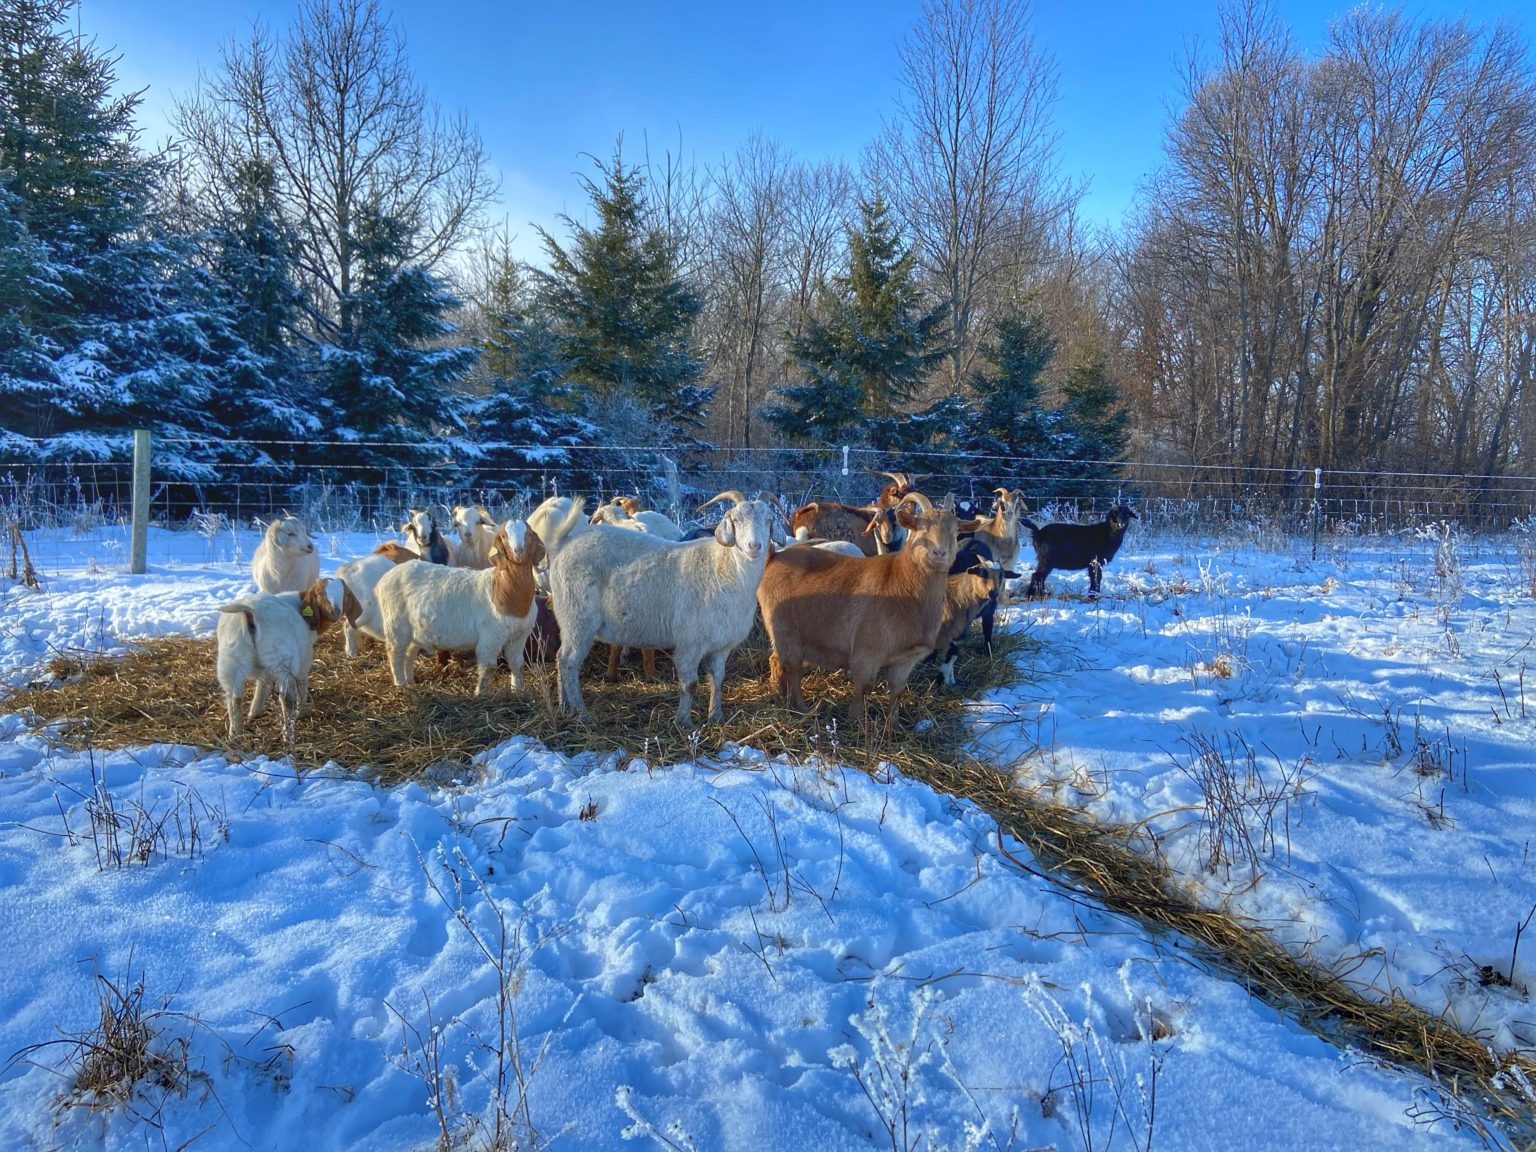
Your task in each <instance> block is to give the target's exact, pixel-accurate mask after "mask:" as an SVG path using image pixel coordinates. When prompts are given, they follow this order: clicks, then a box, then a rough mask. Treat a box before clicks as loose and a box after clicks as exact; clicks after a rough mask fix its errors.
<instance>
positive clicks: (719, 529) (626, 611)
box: [549, 492, 808, 727]
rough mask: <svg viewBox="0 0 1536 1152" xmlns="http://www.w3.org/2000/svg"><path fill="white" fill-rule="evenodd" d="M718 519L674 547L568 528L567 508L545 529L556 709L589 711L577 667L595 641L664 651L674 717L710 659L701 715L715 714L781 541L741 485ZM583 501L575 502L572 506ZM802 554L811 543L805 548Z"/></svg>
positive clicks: (686, 708)
mask: <svg viewBox="0 0 1536 1152" xmlns="http://www.w3.org/2000/svg"><path fill="white" fill-rule="evenodd" d="M726 499H729V500H732V501H734V503H733V505H732V507H731V508H730V509H729V510H728V511H727V512H726V514H725V515H724V516H723V517H722V518H721V520H720V523H719V524H718V525H716V527H715V532H714V539H712V540H695V541H692V542H690V543H685V544H673V543H668V542H666V541H663V540H658V539H655V538H654V537H651V536H648V535H646V534H645V533H642V532H604V531H588V532H583V533H581V534H580V535H579V536H577V537H576V538H575V539H573V540H568V539H567V538H566V536H567V532H568V531H569V529H570V528H571V527H573V526H574V523H575V520H576V519H579V511H578V510H577V509H572V510H571V511H570V512H569V513H568V514H567V516H566V519H565V520H563V521H561V522H560V523H557V524H555V525H553V526H552V527H551V528H550V532H551V543H550V552H551V554H552V558H551V560H550V562H549V581H550V590H551V603H552V605H553V607H554V610H555V617H556V619H557V620H558V621H559V623H560V659H559V668H560V677H559V678H560V706H561V709H562V710H563V711H565V712H568V713H582V712H585V711H586V703H585V702H584V701H583V700H582V696H581V683H580V672H581V664H582V661H583V660H585V659H586V657H587V653H588V652H589V651H590V650H591V648H592V645H593V643H594V642H596V641H598V640H602V641H606V642H607V643H609V644H618V645H621V646H624V647H629V648H670V649H672V666H673V667H674V668H675V669H676V670H677V679H678V683H679V685H680V686H681V694H680V698H679V700H678V705H677V723H678V724H679V725H680V726H683V727H686V726H688V725H689V724H690V723H691V722H692V719H693V716H692V712H693V687H694V685H695V684H696V683H697V682H698V679H699V669H700V665H701V664H703V665H707V668H708V671H709V677H710V681H711V684H710V697H709V710H708V714H707V717H708V719H709V720H711V721H715V720H719V719H720V717H721V714H722V708H721V704H722V688H723V686H724V682H725V663H726V658H727V657H728V656H730V654H731V652H732V651H733V650H734V649H735V648H736V647H737V646H738V645H739V644H740V643H741V642H742V641H743V640H745V639H746V638H747V635H748V633H750V632H751V631H752V622H753V618H754V616H755V615H756V612H755V603H754V599H753V595H754V593H755V592H756V591H757V583H758V581H759V580H760V579H762V575H763V566H764V565H765V564H766V563H767V562H768V552H769V549H770V547H771V545H773V544H776V543H777V544H782V543H784V532H783V528H782V527H781V526H780V524H779V522H778V521H777V520H776V519H775V518H774V516H775V509H774V508H773V507H772V506H771V505H769V504H766V503H764V502H762V501H760V500H747V499H746V498H745V497H744V496H742V495H741V493H739V492H722V493H721V494H720V495H718V496H716V497H714V498H713V499H711V500H709V501H707V502H706V503H705V505H704V507H708V506H709V505H710V504H713V503H715V502H716V501H718V500H726ZM578 507H579V506H578ZM807 551H808V549H807Z"/></svg>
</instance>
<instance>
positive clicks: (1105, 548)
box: [1022, 504, 1140, 596]
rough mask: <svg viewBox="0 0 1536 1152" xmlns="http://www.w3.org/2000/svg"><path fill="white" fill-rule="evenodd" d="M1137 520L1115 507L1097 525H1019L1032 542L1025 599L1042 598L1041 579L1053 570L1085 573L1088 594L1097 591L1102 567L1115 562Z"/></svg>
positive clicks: (1129, 511)
mask: <svg viewBox="0 0 1536 1152" xmlns="http://www.w3.org/2000/svg"><path fill="white" fill-rule="evenodd" d="M1138 519H1140V517H1139V516H1137V515H1136V513H1134V512H1132V511H1131V510H1130V508H1129V507H1127V506H1126V505H1124V504H1116V505H1115V506H1114V507H1113V508H1111V509H1110V510H1109V513H1108V515H1106V516H1105V517H1104V519H1103V520H1101V521H1100V522H1099V523H1097V524H1047V525H1045V526H1044V527H1040V526H1037V525H1036V524H1034V523H1033V522H1032V521H1029V520H1025V521H1023V522H1022V523H1023V525H1024V527H1026V528H1028V529H1029V534H1030V536H1031V537H1032V538H1033V539H1034V542H1035V571H1034V575H1032V576H1030V578H1029V591H1028V592H1027V593H1026V595H1028V596H1037V595H1038V596H1044V595H1045V578H1046V577H1047V576H1049V575H1050V574H1051V573H1052V572H1053V571H1055V570H1056V569H1057V568H1064V569H1067V570H1069V571H1076V570H1078V569H1082V568H1086V569H1088V590H1089V592H1091V593H1095V594H1096V593H1097V592H1098V591H1099V585H1100V584H1101V583H1102V582H1103V579H1104V565H1106V564H1108V563H1109V562H1110V561H1111V560H1113V559H1114V558H1115V553H1116V552H1118V551H1120V545H1121V544H1122V543H1123V542H1124V541H1125V530H1126V529H1127V528H1129V527H1130V526H1131V521H1132V520H1138Z"/></svg>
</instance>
